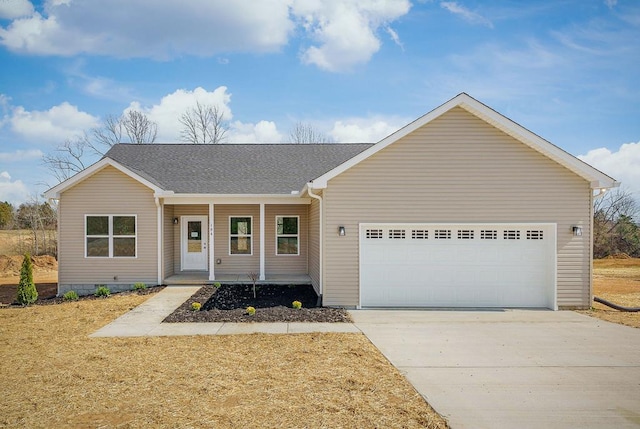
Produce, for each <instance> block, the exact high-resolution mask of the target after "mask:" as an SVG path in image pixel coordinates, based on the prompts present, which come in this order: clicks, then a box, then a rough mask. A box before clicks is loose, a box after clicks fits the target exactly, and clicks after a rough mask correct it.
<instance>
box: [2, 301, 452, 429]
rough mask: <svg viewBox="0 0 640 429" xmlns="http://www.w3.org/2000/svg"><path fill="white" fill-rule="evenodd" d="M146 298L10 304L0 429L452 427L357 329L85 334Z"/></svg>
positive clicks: (4, 328) (6, 314) (5, 330)
mask: <svg viewBox="0 0 640 429" xmlns="http://www.w3.org/2000/svg"><path fill="white" fill-rule="evenodd" d="M145 299H147V297H145V296H136V295H129V296H112V297H111V298H108V299H105V300H97V301H80V302H75V303H65V304H60V305H46V306H34V307H28V308H4V309H0V362H2V365H1V366H0V392H2V397H1V398H0V427H27V428H38V427H41V428H50V427H92V428H96V427H100V428H112V427H118V428H148V427H171V428H176V427H181V428H237V427H261V428H262V427H265V428H269V427H281V428H294V427H295V428H339V427H342V428H358V427H362V428H373V427H379V428H446V427H447V425H446V422H445V421H444V420H443V419H442V418H441V417H440V416H438V415H437V414H436V413H435V412H434V411H433V410H432V409H430V408H429V406H428V405H427V404H426V403H425V402H424V400H423V399H422V397H421V396H420V395H419V394H418V393H417V392H416V391H415V390H414V389H413V387H412V386H411V385H410V384H409V383H408V382H407V381H406V380H405V379H404V378H403V377H402V376H401V375H400V374H399V373H398V371H397V370H396V369H395V368H394V367H393V366H391V365H390V364H389V363H388V362H387V361H386V359H385V358H384V357H383V356H382V355H381V354H380V353H379V352H378V351H377V350H376V349H375V348H374V347H373V346H372V345H371V344H370V343H369V341H368V340H367V339H366V338H365V337H364V336H363V335H359V334H300V335H266V334H254V335H237V336H215V337H214V336H206V337H205V336H202V337H153V338H115V339H111V338H96V339H90V338H88V337H87V335H88V334H90V333H91V332H93V331H95V330H96V329H98V328H100V327H102V326H103V325H105V324H106V323H108V322H109V321H111V320H113V319H115V318H116V317H117V316H118V315H120V314H123V313H124V312H126V311H128V310H129V309H131V308H133V307H135V306H136V305H138V304H140V303H141V302H143V301H144V300H145Z"/></svg>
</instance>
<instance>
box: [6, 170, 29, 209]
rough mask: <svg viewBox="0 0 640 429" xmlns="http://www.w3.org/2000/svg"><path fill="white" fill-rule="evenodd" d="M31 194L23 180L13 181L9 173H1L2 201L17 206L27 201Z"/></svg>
mask: <svg viewBox="0 0 640 429" xmlns="http://www.w3.org/2000/svg"><path fill="white" fill-rule="evenodd" d="M29 194H30V193H29V190H28V189H27V187H26V186H25V184H24V183H22V181H21V180H14V181H11V175H10V174H9V172H8V171H3V172H1V173H0V201H8V202H10V203H12V204H17V203H20V202H22V201H26V200H27V198H28V197H29Z"/></svg>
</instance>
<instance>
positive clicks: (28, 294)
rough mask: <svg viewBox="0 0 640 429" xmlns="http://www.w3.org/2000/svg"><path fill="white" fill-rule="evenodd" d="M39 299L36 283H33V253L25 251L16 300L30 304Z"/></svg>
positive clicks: (22, 303) (19, 302)
mask: <svg viewBox="0 0 640 429" xmlns="http://www.w3.org/2000/svg"><path fill="white" fill-rule="evenodd" d="M37 299H38V291H37V290H36V285H35V283H33V265H32V264H31V255H30V254H29V253H25V254H24V259H23V260H22V268H20V283H19V284H18V291H17V296H16V300H17V301H18V304H20V305H29V304H33V303H34V302H36V300H37Z"/></svg>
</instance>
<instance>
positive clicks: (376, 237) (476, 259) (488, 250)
mask: <svg viewBox="0 0 640 429" xmlns="http://www.w3.org/2000/svg"><path fill="white" fill-rule="evenodd" d="M555 235H556V225H555V224H415V225H414V224H361V225H360V305H361V306H363V307H547V308H552V309H555V308H556V304H555V302H556V300H555V289H556V288H555V283H556V281H555V278H556V274H555V273H556V239H555Z"/></svg>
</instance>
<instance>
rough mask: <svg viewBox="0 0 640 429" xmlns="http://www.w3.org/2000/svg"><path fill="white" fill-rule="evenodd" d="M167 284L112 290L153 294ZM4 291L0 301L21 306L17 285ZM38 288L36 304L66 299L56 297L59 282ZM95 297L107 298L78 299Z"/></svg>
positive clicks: (128, 293) (40, 284) (4, 287)
mask: <svg viewBox="0 0 640 429" xmlns="http://www.w3.org/2000/svg"><path fill="white" fill-rule="evenodd" d="M164 288H165V286H153V287H148V288H146V289H139V290H127V291H124V292H112V293H111V295H122V296H124V295H151V294H154V293H158V292H160V291H161V290H162V289H164ZM0 290H2V291H3V292H5V295H6V297H5V299H6V301H7V302H6V303H5V301H0V302H1V303H3V306H8V305H10V306H15V307H20V305H19V304H18V303H16V302H15V299H16V293H17V286H15V287H12V286H2V287H1V288H0ZM36 290H37V291H38V300H37V301H36V302H35V304H34V305H54V304H62V303H63V302H69V301H65V300H64V298H63V297H56V293H58V284H57V283H38V284H36ZM94 299H105V297H97V296H94V295H85V296H80V297H78V301H90V300H94Z"/></svg>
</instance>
